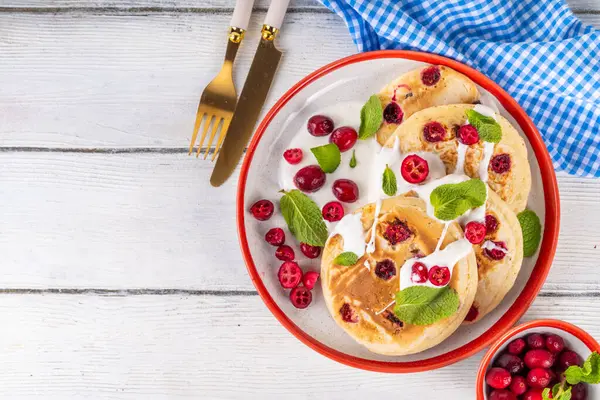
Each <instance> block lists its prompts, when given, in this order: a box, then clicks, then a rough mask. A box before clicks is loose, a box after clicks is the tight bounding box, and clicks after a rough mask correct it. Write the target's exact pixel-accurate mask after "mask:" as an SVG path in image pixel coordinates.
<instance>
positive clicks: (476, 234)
mask: <svg viewBox="0 0 600 400" xmlns="http://www.w3.org/2000/svg"><path fill="white" fill-rule="evenodd" d="M485 232H486V229H485V225H484V224H482V223H481V222H475V221H471V222H469V223H468V224H467V226H465V238H467V240H468V241H469V243H473V244H481V243H483V240H484V239H485Z"/></svg>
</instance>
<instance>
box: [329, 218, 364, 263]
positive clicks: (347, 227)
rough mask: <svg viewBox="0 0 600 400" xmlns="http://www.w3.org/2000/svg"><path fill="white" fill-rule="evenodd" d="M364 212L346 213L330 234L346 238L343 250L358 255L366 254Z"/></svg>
mask: <svg viewBox="0 0 600 400" xmlns="http://www.w3.org/2000/svg"><path fill="white" fill-rule="evenodd" d="M361 217H362V213H361V212H357V213H356V214H346V215H344V218H342V219H341V220H340V222H338V223H337V225H336V226H335V228H334V229H333V232H332V233H331V235H330V236H334V235H336V234H337V235H340V236H341V237H342V239H343V240H344V245H343V252H347V251H351V252H352V253H354V254H356V255H357V256H358V257H362V256H363V255H364V254H365V232H364V229H363V225H362V222H361V220H360V219H361Z"/></svg>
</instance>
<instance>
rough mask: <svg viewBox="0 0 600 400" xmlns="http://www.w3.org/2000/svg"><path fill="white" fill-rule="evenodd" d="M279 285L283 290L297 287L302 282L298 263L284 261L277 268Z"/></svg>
mask: <svg viewBox="0 0 600 400" xmlns="http://www.w3.org/2000/svg"><path fill="white" fill-rule="evenodd" d="M277 278H278V279H279V283H280V284H281V286H282V287H283V288H285V289H291V288H295V287H296V286H298V284H299V283H300V281H301V280H302V270H301V269H300V267H299V266H298V263H296V262H294V261H286V262H284V263H283V264H281V267H279V272H278V273H277Z"/></svg>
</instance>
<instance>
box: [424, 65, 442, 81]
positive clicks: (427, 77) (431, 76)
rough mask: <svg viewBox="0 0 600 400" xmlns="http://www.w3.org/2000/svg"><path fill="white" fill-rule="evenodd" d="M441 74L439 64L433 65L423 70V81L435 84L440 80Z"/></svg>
mask: <svg viewBox="0 0 600 400" xmlns="http://www.w3.org/2000/svg"><path fill="white" fill-rule="evenodd" d="M441 76H442V74H441V72H440V68H439V67H438V66H437V65H432V66H431V67H427V68H425V69H423V70H422V71H421V82H423V84H424V85H425V86H433V85H435V84H436V83H438V82H439V81H440V77H441Z"/></svg>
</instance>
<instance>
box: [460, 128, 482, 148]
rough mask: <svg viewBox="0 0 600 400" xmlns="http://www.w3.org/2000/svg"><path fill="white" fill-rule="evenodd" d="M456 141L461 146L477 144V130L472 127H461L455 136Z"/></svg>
mask: <svg viewBox="0 0 600 400" xmlns="http://www.w3.org/2000/svg"><path fill="white" fill-rule="evenodd" d="M456 136H457V138H458V141H459V142H461V143H462V144H466V145H467V146H470V145H472V144H475V143H477V142H479V133H478V132H477V129H475V127H474V126H473V125H463V126H461V127H460V128H458V133H457V134H456Z"/></svg>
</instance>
